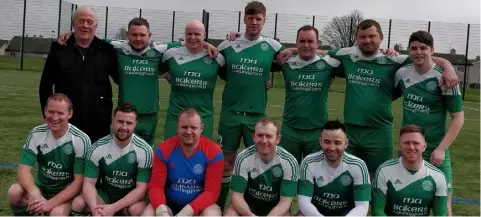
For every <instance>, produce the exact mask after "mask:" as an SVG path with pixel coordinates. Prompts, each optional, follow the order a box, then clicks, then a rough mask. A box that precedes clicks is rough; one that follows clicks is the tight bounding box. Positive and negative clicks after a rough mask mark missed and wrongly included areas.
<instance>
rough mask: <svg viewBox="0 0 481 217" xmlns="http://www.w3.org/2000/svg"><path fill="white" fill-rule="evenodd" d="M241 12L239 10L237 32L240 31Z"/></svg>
mask: <svg viewBox="0 0 481 217" xmlns="http://www.w3.org/2000/svg"><path fill="white" fill-rule="evenodd" d="M241 14H242V12H241V11H239V19H238V21H237V32H240V23H241Z"/></svg>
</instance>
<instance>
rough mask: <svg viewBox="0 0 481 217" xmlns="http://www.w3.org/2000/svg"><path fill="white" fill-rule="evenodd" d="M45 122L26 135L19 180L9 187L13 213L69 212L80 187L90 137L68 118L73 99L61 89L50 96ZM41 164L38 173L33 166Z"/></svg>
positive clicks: (21, 214)
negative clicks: (33, 170)
mask: <svg viewBox="0 0 481 217" xmlns="http://www.w3.org/2000/svg"><path fill="white" fill-rule="evenodd" d="M44 109H45V111H44V112H45V124H42V125H40V126H37V127H35V128H33V129H32V130H31V131H30V133H29V134H28V136H27V140H26V142H25V145H24V146H23V149H22V153H21V156H20V165H19V166H18V171H17V174H18V183H15V184H13V185H12V186H10V188H9V189H8V201H9V203H10V206H11V208H12V212H13V215H15V216H27V215H29V214H36V215H45V214H47V215H52V216H68V215H69V214H70V207H71V205H72V199H73V198H74V197H75V196H76V195H77V194H78V193H79V192H80V191H81V189H82V181H83V179H84V175H83V172H84V165H85V158H86V155H87V153H88V151H89V147H90V139H89V137H88V136H87V134H85V133H84V132H82V131H81V130H79V129H78V128H77V127H75V126H74V125H72V124H69V122H68V120H69V119H70V118H71V117H72V102H71V101H70V99H69V98H68V97H67V96H66V95H64V94H61V93H54V94H53V95H51V96H49V97H48V99H47V105H46V107H45V108H44ZM36 163H37V164H38V168H39V169H38V173H37V177H36V178H34V177H33V175H32V167H33V166H34V165H35V164H36Z"/></svg>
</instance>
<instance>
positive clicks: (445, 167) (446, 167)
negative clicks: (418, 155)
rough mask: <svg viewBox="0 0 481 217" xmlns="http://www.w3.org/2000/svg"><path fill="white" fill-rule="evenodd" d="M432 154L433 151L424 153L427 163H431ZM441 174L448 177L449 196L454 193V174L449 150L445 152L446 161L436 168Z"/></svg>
mask: <svg viewBox="0 0 481 217" xmlns="http://www.w3.org/2000/svg"><path fill="white" fill-rule="evenodd" d="M431 153H432V151H429V152H428V151H427V150H426V151H425V152H424V153H423V159H424V160H425V161H427V162H430V161H431ZM436 168H438V169H439V170H441V172H443V173H444V176H446V184H447V186H448V194H452V193H453V191H454V190H453V173H452V169H451V156H450V154H449V150H447V151H446V152H444V161H443V162H442V163H441V165H439V166H436Z"/></svg>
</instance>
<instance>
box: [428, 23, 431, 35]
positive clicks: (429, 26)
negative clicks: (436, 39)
mask: <svg viewBox="0 0 481 217" xmlns="http://www.w3.org/2000/svg"><path fill="white" fill-rule="evenodd" d="M428 32H429V33H431V21H429V22H428Z"/></svg>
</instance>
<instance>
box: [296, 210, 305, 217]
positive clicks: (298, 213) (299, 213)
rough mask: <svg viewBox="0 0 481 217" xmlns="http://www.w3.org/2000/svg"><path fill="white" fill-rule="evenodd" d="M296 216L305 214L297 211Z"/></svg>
mask: <svg viewBox="0 0 481 217" xmlns="http://www.w3.org/2000/svg"><path fill="white" fill-rule="evenodd" d="M296 216H304V215H303V214H302V213H301V211H299V212H297V214H296Z"/></svg>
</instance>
